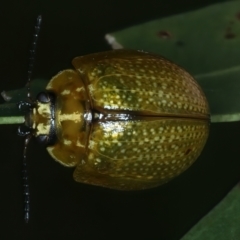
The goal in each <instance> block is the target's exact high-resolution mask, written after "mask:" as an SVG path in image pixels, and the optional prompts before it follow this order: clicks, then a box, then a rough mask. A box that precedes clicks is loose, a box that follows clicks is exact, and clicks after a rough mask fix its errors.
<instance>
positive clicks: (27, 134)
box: [18, 15, 42, 223]
mask: <svg viewBox="0 0 240 240" xmlns="http://www.w3.org/2000/svg"><path fill="white" fill-rule="evenodd" d="M41 22H42V16H41V15H39V16H38V17H37V23H36V25H35V31H34V34H33V42H32V46H31V48H30V57H29V65H28V78H27V84H26V87H27V97H28V100H29V102H20V103H19V108H20V109H21V107H22V106H28V107H29V108H31V107H32V106H33V104H34V101H33V99H32V96H31V93H30V84H31V81H32V72H33V66H34V61H35V55H36V46H37V41H38V36H39V31H40V26H41ZM18 135H20V136H25V141H24V149H23V170H22V173H23V188H24V191H23V195H24V220H25V222H26V223H28V221H29V217H30V214H29V213H30V191H29V181H28V171H27V147H28V144H29V142H30V139H31V137H32V131H30V130H27V131H26V130H22V129H21V127H19V129H18Z"/></svg>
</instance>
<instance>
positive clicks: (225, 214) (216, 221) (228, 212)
mask: <svg viewBox="0 0 240 240" xmlns="http://www.w3.org/2000/svg"><path fill="white" fill-rule="evenodd" d="M239 213H240V186H239V185H237V186H235V187H234V188H233V189H232V190H231V191H230V192H229V193H228V195H227V196H226V197H225V198H224V199H223V200H222V201H221V202H220V203H219V204H218V205H217V206H216V207H215V208H214V209H213V210H212V211H211V212H210V213H209V214H207V215H206V216H205V217H204V218H203V219H201V220H200V221H199V222H198V223H197V224H196V225H195V226H194V227H193V228H192V229H191V230H190V231H189V232H188V233H187V234H186V235H185V236H184V237H183V238H181V240H228V239H236V240H238V239H240V225H239V223H240V214H239Z"/></svg>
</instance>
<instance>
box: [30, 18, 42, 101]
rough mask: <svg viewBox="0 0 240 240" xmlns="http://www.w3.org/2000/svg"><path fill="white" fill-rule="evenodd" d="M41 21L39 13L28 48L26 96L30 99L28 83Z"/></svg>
mask: <svg viewBox="0 0 240 240" xmlns="http://www.w3.org/2000/svg"><path fill="white" fill-rule="evenodd" d="M41 23H42V16H41V15H39V16H38V17H37V22H36V25H35V31H34V34H33V41H32V46H31V48H30V57H29V65H28V79H27V85H26V87H27V97H28V98H29V99H30V100H32V96H31V93H30V83H31V81H32V72H33V66H34V62H35V55H36V46H37V41H38V36H39V32H40V27H41Z"/></svg>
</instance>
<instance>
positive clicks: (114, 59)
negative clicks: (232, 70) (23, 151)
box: [26, 50, 209, 190]
mask: <svg viewBox="0 0 240 240" xmlns="http://www.w3.org/2000/svg"><path fill="white" fill-rule="evenodd" d="M72 63H73V66H74V67H75V70H72V69H67V70H63V71H61V72H60V73H58V74H57V75H56V76H54V77H53V78H52V79H51V80H50V82H49V83H48V85H47V87H46V92H42V93H40V94H39V95H38V97H37V100H36V104H35V106H34V107H33V108H32V111H31V112H30V114H29V115H28V117H27V118H26V119H28V120H27V121H26V124H27V126H28V127H29V128H30V129H32V130H33V135H34V136H35V137H36V138H37V139H39V141H40V142H44V143H46V144H47V145H49V146H48V147H47V151H48V152H49V154H50V155H51V156H52V158H54V159H55V160H56V161H58V162H59V163H61V164H62V165H64V166H67V167H76V169H75V171H74V175H73V176H74V179H75V180H76V181H78V182H83V183H89V184H94V185H99V186H104V187H109V188H114V189H121V190H138V189H145V188H150V187H155V186H158V185H160V184H162V183H164V182H166V181H168V180H170V179H172V178H173V177H175V176H176V175H178V174H179V173H181V172H183V171H184V170H185V169H186V168H187V167H188V166H189V165H191V164H192V162H193V161H194V160H195V159H196V158H197V157H198V156H199V154H200V152H201V150H202V148H203V146H204V144H205V142H206V139H207V136H208V129H209V110H208V105H207V101H206V98H205V96H204V94H203V92H202V90H201V89H200V87H199V86H198V84H197V83H196V81H195V80H194V79H193V78H192V77H191V76H190V75H189V74H188V73H187V72H186V71H184V70H183V69H182V68H180V67H178V66H177V65H175V64H174V63H172V62H170V61H168V60H166V59H164V58H162V57H159V56H156V55H153V54H149V53H146V52H142V51H134V50H114V51H109V52H102V53H95V54H90V55H87V56H82V57H76V58H74V59H73V62H72Z"/></svg>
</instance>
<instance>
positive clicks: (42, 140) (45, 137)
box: [36, 135, 49, 144]
mask: <svg viewBox="0 0 240 240" xmlns="http://www.w3.org/2000/svg"><path fill="white" fill-rule="evenodd" d="M36 140H37V141H38V142H39V143H41V144H47V143H48V141H49V136H48V135H38V136H37V137H36Z"/></svg>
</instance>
